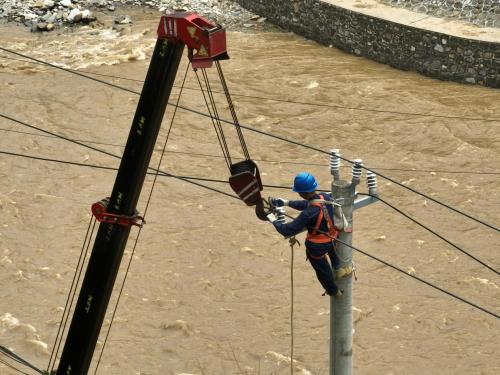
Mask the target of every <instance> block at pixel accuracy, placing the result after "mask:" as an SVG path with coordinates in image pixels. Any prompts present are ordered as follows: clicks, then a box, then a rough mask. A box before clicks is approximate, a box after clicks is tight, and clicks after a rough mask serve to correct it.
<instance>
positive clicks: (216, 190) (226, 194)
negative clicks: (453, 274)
mask: <svg viewBox="0 0 500 375" xmlns="http://www.w3.org/2000/svg"><path fill="white" fill-rule="evenodd" d="M163 173H164V174H165V175H168V176H170V177H174V178H177V179H180V180H182V181H186V182H188V183H191V184H194V185H196V186H199V187H202V188H204V189H208V190H210V191H213V192H216V193H219V194H222V195H225V196H228V197H231V198H234V199H237V200H240V198H239V197H238V196H236V195H233V194H229V193H226V192H224V191H221V190H218V189H214V188H212V187H209V186H206V185H203V184H200V183H196V182H194V181H190V180H188V179H185V178H182V177H179V176H175V175H172V174H169V173H167V172H163ZM287 216H288V217H289V218H292V219H293V216H290V215H287ZM325 234H327V233H325ZM337 240H338V239H337ZM338 241H339V242H341V243H344V242H342V241H340V240H338ZM344 244H345V245H346V246H349V247H351V248H353V249H354V250H356V251H358V252H360V253H361V254H363V255H365V256H367V257H370V258H372V259H374V260H376V261H378V262H380V263H382V264H384V265H386V266H388V267H390V268H393V269H395V270H396V271H399V272H401V273H403V274H404V275H407V276H410V277H412V278H414V279H416V280H418V281H421V282H423V283H424V284H426V285H428V286H431V287H433V288H434V289H437V290H440V291H442V292H443V293H445V294H448V295H450V296H451V297H454V298H456V299H458V300H460V301H462V302H464V303H467V304H469V305H470V306H473V307H476V308H478V309H479V310H481V311H483V312H486V313H488V314H489V315H492V316H494V317H497V318H498V317H499V316H498V315H497V314H495V313H492V312H491V311H489V310H487V309H486V308H483V307H481V306H479V305H477V304H474V303H472V302H469V301H468V300H466V299H464V298H462V297H460V296H458V295H455V294H453V293H451V292H448V291H446V290H445V289H443V288H440V287H438V286H436V285H434V284H432V283H430V282H428V281H426V280H424V279H422V278H419V277H415V276H414V275H411V274H409V273H408V272H406V271H404V270H403V269H402V268H400V267H397V266H393V265H392V264H390V263H389V262H387V261H385V260H382V259H380V258H377V257H375V256H373V255H371V254H369V253H367V252H365V251H363V250H360V249H358V248H355V247H354V246H352V245H349V244H347V243H344Z"/></svg>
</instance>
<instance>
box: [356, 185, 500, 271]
mask: <svg viewBox="0 0 500 375" xmlns="http://www.w3.org/2000/svg"><path fill="white" fill-rule="evenodd" d="M358 195H366V196H369V197H373V198H376V199H377V200H379V201H380V202H382V203H384V204H385V205H386V206H388V207H390V208H392V209H393V210H394V211H396V212H397V213H399V214H400V215H402V216H404V217H406V218H407V219H409V220H411V221H413V222H414V223H415V224H417V225H418V226H420V227H422V228H424V229H425V230H426V231H428V232H430V233H432V234H433V235H435V236H436V237H438V238H439V239H441V240H443V241H444V242H446V243H447V244H448V245H450V246H453V247H454V248H455V249H457V250H458V251H460V252H461V253H462V254H465V255H467V256H468V257H469V258H471V259H472V260H474V261H475V262H477V263H479V264H480V265H482V266H483V267H485V268H487V269H489V270H490V271H492V272H494V273H495V274H497V275H500V272H499V271H498V270H496V269H495V268H493V267H492V266H490V265H489V264H487V263H486V262H484V261H482V260H481V259H479V258H478V257H476V256H474V255H472V254H471V253H469V252H468V251H466V250H464V249H462V248H461V247H460V246H458V245H456V244H455V243H453V242H451V241H450V240H448V239H447V238H445V237H443V236H442V235H440V234H439V233H437V232H436V231H434V230H432V229H431V228H429V226H427V225H425V224H423V223H421V222H419V221H418V220H416V219H415V218H413V217H411V216H410V215H408V214H407V213H405V212H403V211H402V210H400V209H399V208H397V207H396V206H394V205H393V204H391V203H389V202H387V201H386V200H385V199H383V198H381V197H380V196H379V195H377V196H375V195H372V194H363V193H358Z"/></svg>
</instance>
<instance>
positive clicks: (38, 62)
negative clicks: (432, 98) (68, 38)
mask: <svg viewBox="0 0 500 375" xmlns="http://www.w3.org/2000/svg"><path fill="white" fill-rule="evenodd" d="M0 49H1V50H4V51H6V52H9V53H15V52H13V51H11V50H8V49H6V48H1V47H0ZM18 55H19V56H22V57H24V58H28V59H29V58H30V57H28V56H24V55H21V54H18ZM0 57H2V58H5V59H10V60H16V61H22V62H26V63H30V64H35V63H36V64H40V65H46V64H49V63H45V62H41V61H37V60H35V62H32V61H27V60H21V59H14V58H10V57H7V56H0ZM56 67H57V66H56ZM64 69H65V70H66V71H68V72H72V73H80V72H83V73H86V74H91V75H96V76H101V77H108V78H114V79H121V80H126V81H132V82H138V83H144V81H142V80H139V79H134V78H126V77H120V76H116V75H111V74H103V73H95V72H90V71H85V70H75V69H69V68H64ZM174 87H178V86H175V85H174ZM184 89H186V90H192V91H200V88H197V87H189V86H186V87H185V88H184ZM202 91H203V90H202ZM212 92H214V93H217V94H224V93H223V92H221V91H217V90H212ZM231 96H234V97H240V98H249V99H258V100H269V101H273V102H280V103H287V104H300V105H305V106H310V107H324V108H333V109H343V110H350V111H361V112H373V113H388V114H393V115H401V116H410V117H413V116H415V117H431V118H443V119H450V120H466V121H485V122H500V119H497V118H484V117H466V116H450V115H437V114H429V113H419V112H403V111H391V110H387V109H373V108H362V107H355V106H343V105H336V104H327V103H315V102H304V101H297V100H290V99H279V98H270V97H266V96H258V95H247V94H234V93H232V94H231Z"/></svg>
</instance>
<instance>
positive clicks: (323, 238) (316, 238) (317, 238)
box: [306, 195, 339, 243]
mask: <svg viewBox="0 0 500 375" xmlns="http://www.w3.org/2000/svg"><path fill="white" fill-rule="evenodd" d="M319 197H320V199H313V200H311V201H310V202H309V205H310V206H316V207H319V209H320V211H319V214H318V219H317V220H316V225H315V226H314V228H313V230H312V231H311V232H309V233H307V237H306V240H307V241H309V242H313V243H328V242H331V241H333V240H334V239H335V238H337V236H338V235H339V231H338V230H337V228H335V226H334V225H333V220H332V218H331V217H330V214H329V213H328V208H327V207H326V204H325V203H324V202H325V200H324V197H323V195H320V196H319ZM323 219H325V220H326V226H327V228H328V233H318V230H319V227H320V225H321V222H322V221H323Z"/></svg>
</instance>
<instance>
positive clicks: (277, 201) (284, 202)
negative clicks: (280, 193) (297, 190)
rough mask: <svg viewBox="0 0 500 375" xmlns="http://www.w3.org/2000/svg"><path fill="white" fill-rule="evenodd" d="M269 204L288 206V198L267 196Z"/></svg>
mask: <svg viewBox="0 0 500 375" xmlns="http://www.w3.org/2000/svg"><path fill="white" fill-rule="evenodd" d="M269 204H270V205H271V206H274V207H283V206H288V199H285V198H273V197H269Z"/></svg>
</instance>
